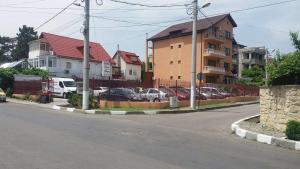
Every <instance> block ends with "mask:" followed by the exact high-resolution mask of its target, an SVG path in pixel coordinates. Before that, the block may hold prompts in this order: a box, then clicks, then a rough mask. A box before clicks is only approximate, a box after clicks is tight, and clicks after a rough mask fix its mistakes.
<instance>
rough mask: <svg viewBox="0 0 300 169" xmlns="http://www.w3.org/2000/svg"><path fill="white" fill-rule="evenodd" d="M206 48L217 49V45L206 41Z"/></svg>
mask: <svg viewBox="0 0 300 169" xmlns="http://www.w3.org/2000/svg"><path fill="white" fill-rule="evenodd" d="M208 48H209V49H217V45H215V44H212V43H208Z"/></svg>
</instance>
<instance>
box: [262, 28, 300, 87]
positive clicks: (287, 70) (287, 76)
mask: <svg viewBox="0 0 300 169" xmlns="http://www.w3.org/2000/svg"><path fill="white" fill-rule="evenodd" d="M298 35H299V33H298V32H291V33H290V37H291V41H292V43H293V45H294V47H295V49H296V51H295V52H291V53H288V54H277V56H276V58H274V60H273V62H272V63H271V64H268V65H267V72H268V74H269V79H268V84H269V85H296V84H298V85H299V84H300V39H299V38H298Z"/></svg>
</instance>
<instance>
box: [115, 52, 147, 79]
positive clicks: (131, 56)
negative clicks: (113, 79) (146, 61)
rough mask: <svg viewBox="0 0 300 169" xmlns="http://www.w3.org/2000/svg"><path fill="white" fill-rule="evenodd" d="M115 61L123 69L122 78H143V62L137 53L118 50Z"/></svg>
mask: <svg viewBox="0 0 300 169" xmlns="http://www.w3.org/2000/svg"><path fill="white" fill-rule="evenodd" d="M113 61H114V62H115V63H116V65H115V66H116V67H119V68H120V70H121V75H122V78H124V79H125V80H141V71H142V62H141V60H140V59H139V56H137V55H136V54H135V53H131V52H125V51H120V50H118V51H117V52H116V53H115V55H114V57H113Z"/></svg>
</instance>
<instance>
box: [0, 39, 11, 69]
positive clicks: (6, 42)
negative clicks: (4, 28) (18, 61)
mask: <svg viewBox="0 0 300 169" xmlns="http://www.w3.org/2000/svg"><path fill="white" fill-rule="evenodd" d="M13 41H14V40H13V39H12V38H10V37H6V36H0V63H2V62H6V61H10V60H11V52H12V50H13V48H14V44H13Z"/></svg>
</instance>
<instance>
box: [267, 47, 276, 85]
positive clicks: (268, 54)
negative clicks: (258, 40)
mask: <svg viewBox="0 0 300 169" xmlns="http://www.w3.org/2000/svg"><path fill="white" fill-rule="evenodd" d="M275 51H276V49H273V50H272V51H271V52H269V50H268V48H266V57H265V59H266V64H265V76H266V80H265V85H266V86H268V79H269V74H268V71H267V65H268V61H269V56H270V55H271V54H273V53H274V52H275Z"/></svg>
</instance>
